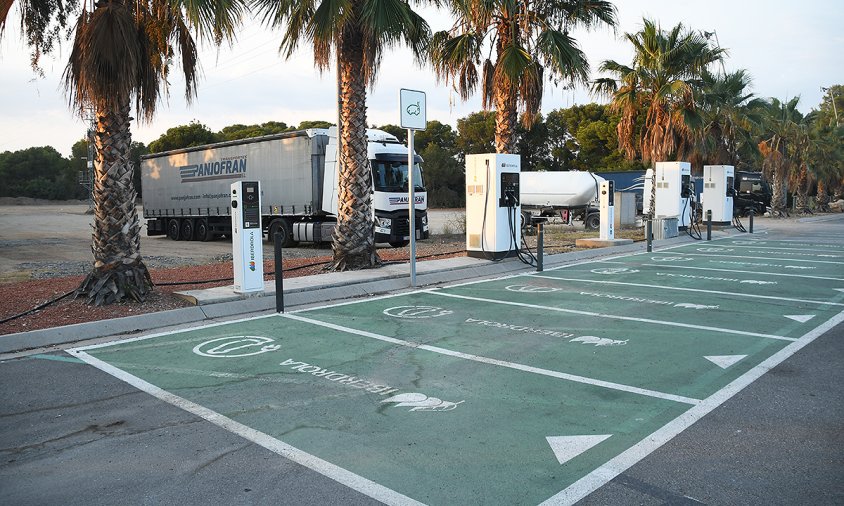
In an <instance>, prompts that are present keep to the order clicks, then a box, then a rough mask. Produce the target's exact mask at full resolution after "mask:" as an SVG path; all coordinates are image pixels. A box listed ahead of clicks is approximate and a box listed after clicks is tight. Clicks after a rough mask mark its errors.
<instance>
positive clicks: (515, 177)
mask: <svg viewBox="0 0 844 506" xmlns="http://www.w3.org/2000/svg"><path fill="white" fill-rule="evenodd" d="M520 172H521V159H520V158H519V155H508V154H497V153H489V154H479V155H466V253H467V254H468V255H469V256H471V257H477V258H486V259H488V260H498V259H501V258H506V257H510V256H516V255H517V252H518V250H519V246H520V245H521V241H522V232H521V207H520V205H519V173H520Z"/></svg>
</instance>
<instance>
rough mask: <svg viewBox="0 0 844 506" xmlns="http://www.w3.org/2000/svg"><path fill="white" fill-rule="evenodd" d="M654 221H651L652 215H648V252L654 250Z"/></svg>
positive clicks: (646, 237) (646, 227) (646, 224)
mask: <svg viewBox="0 0 844 506" xmlns="http://www.w3.org/2000/svg"><path fill="white" fill-rule="evenodd" d="M652 229H653V222H652V221H651V217H650V216H648V219H646V220H645V242H646V243H647V245H648V253H650V252H651V251H653V243H652V241H653V234H652V233H651V232H653V230H652Z"/></svg>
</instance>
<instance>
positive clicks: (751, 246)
mask: <svg viewBox="0 0 844 506" xmlns="http://www.w3.org/2000/svg"><path fill="white" fill-rule="evenodd" d="M759 242H761V243H762V244H755V245H754V244H730V245H729V246H724V247H729V248H756V249H777V250H783V251H806V248H830V249H837V248H840V247H842V246H837V245H835V244H828V243H827V244H807V245H806V247H804V248H780V247H777V246H766V244H767V243H770V242H771V241H759ZM800 244H803V243H800Z"/></svg>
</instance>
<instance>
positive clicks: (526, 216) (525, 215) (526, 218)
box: [522, 211, 531, 231]
mask: <svg viewBox="0 0 844 506" xmlns="http://www.w3.org/2000/svg"><path fill="white" fill-rule="evenodd" d="M530 218H531V214H530V211H522V231H526V230H528V229H529V228H530V225H531V219H530Z"/></svg>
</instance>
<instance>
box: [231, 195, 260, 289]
mask: <svg viewBox="0 0 844 506" xmlns="http://www.w3.org/2000/svg"><path fill="white" fill-rule="evenodd" d="M231 206H232V267H233V268H234V291H235V292H237V293H254V292H261V291H263V290H264V250H263V246H262V242H263V241H262V239H263V234H262V232H261V230H262V229H261V187H260V184H259V183H258V181H238V182H237V183H234V184H232V186H231Z"/></svg>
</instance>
